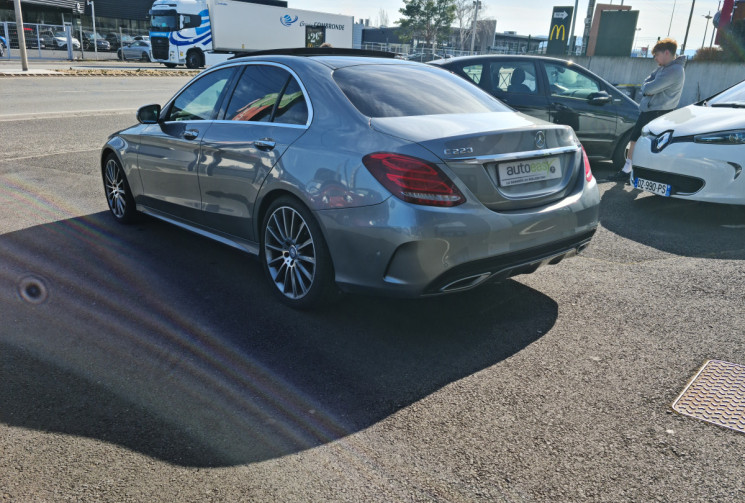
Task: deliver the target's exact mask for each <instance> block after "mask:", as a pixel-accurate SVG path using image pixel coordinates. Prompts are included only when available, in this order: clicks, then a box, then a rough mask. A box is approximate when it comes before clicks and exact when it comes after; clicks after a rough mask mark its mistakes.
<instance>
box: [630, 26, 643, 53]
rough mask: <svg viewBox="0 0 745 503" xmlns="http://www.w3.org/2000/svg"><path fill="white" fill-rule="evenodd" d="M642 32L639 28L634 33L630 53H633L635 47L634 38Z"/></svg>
mask: <svg viewBox="0 0 745 503" xmlns="http://www.w3.org/2000/svg"><path fill="white" fill-rule="evenodd" d="M640 31H642V29H641V28H637V29H636V33H634V41H633V42H632V43H631V52H632V53H633V52H634V47H636V36H637V35H638V34H639V32H640Z"/></svg>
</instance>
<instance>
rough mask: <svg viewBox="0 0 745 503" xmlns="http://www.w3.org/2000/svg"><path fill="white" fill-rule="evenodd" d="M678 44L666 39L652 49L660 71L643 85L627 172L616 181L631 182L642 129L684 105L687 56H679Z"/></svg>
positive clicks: (622, 172)
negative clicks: (676, 54) (680, 104)
mask: <svg viewBox="0 0 745 503" xmlns="http://www.w3.org/2000/svg"><path fill="white" fill-rule="evenodd" d="M677 51H678V43H677V42H676V41H675V40H673V39H671V38H663V39H662V40H660V41H659V42H657V43H656V44H655V46H654V48H653V49H652V54H653V55H654V60H655V61H656V62H657V64H658V65H660V66H659V68H657V69H656V70H655V71H653V72H652V73H651V74H650V75H649V77H647V79H646V80H645V81H644V84H642V88H641V92H642V94H643V96H642V100H641V102H640V103H639V109H640V110H641V114H639V119H637V121H636V124H635V125H634V127H633V129H632V130H631V142H630V143H629V155H628V158H627V159H626V163H625V164H624V165H623V169H621V171H619V172H618V173H616V174H615V175H614V176H613V179H614V180H629V178H630V177H631V166H632V164H631V159H632V157H633V155H634V147H635V146H636V141H637V140H638V139H639V137H640V136H641V134H642V128H643V127H644V126H646V125H647V124H649V123H650V122H652V121H653V120H654V119H656V118H657V117H659V116H661V115H665V114H666V113H668V112H670V111H672V110H674V109H675V107H677V106H678V103H679V102H680V95H681V94H683V84H684V83H685V70H684V69H683V63H684V62H685V56H680V57H678V58H676V57H675V53H676V52H677Z"/></svg>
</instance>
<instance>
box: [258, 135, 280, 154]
mask: <svg viewBox="0 0 745 503" xmlns="http://www.w3.org/2000/svg"><path fill="white" fill-rule="evenodd" d="M254 145H256V148H258V149H259V150H265V151H269V150H274V147H276V146H277V142H276V141H274V140H272V139H271V138H262V139H261V140H256V141H255V142H254Z"/></svg>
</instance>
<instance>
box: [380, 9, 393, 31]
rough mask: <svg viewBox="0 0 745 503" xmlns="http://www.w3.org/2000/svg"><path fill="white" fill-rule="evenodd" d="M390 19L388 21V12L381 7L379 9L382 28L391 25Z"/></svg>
mask: <svg viewBox="0 0 745 503" xmlns="http://www.w3.org/2000/svg"><path fill="white" fill-rule="evenodd" d="M389 24H390V21H388V13H387V12H386V11H385V10H384V9H380V10H379V11H378V26H379V27H381V28H385V27H387V26H389Z"/></svg>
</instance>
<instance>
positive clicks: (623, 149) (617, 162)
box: [611, 132, 631, 169]
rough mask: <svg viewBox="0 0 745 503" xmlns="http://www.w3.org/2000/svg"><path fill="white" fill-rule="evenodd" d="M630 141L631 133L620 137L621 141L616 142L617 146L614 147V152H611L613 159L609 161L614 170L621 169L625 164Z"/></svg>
mask: <svg viewBox="0 0 745 503" xmlns="http://www.w3.org/2000/svg"><path fill="white" fill-rule="evenodd" d="M630 141H631V132H629V133H627V134H625V135H623V136H622V137H621V140H620V141H619V142H618V145H616V150H615V151H614V152H613V157H612V158H611V161H613V168H614V169H621V168H623V165H624V164H625V163H626V156H627V155H628V151H629V142H630Z"/></svg>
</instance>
